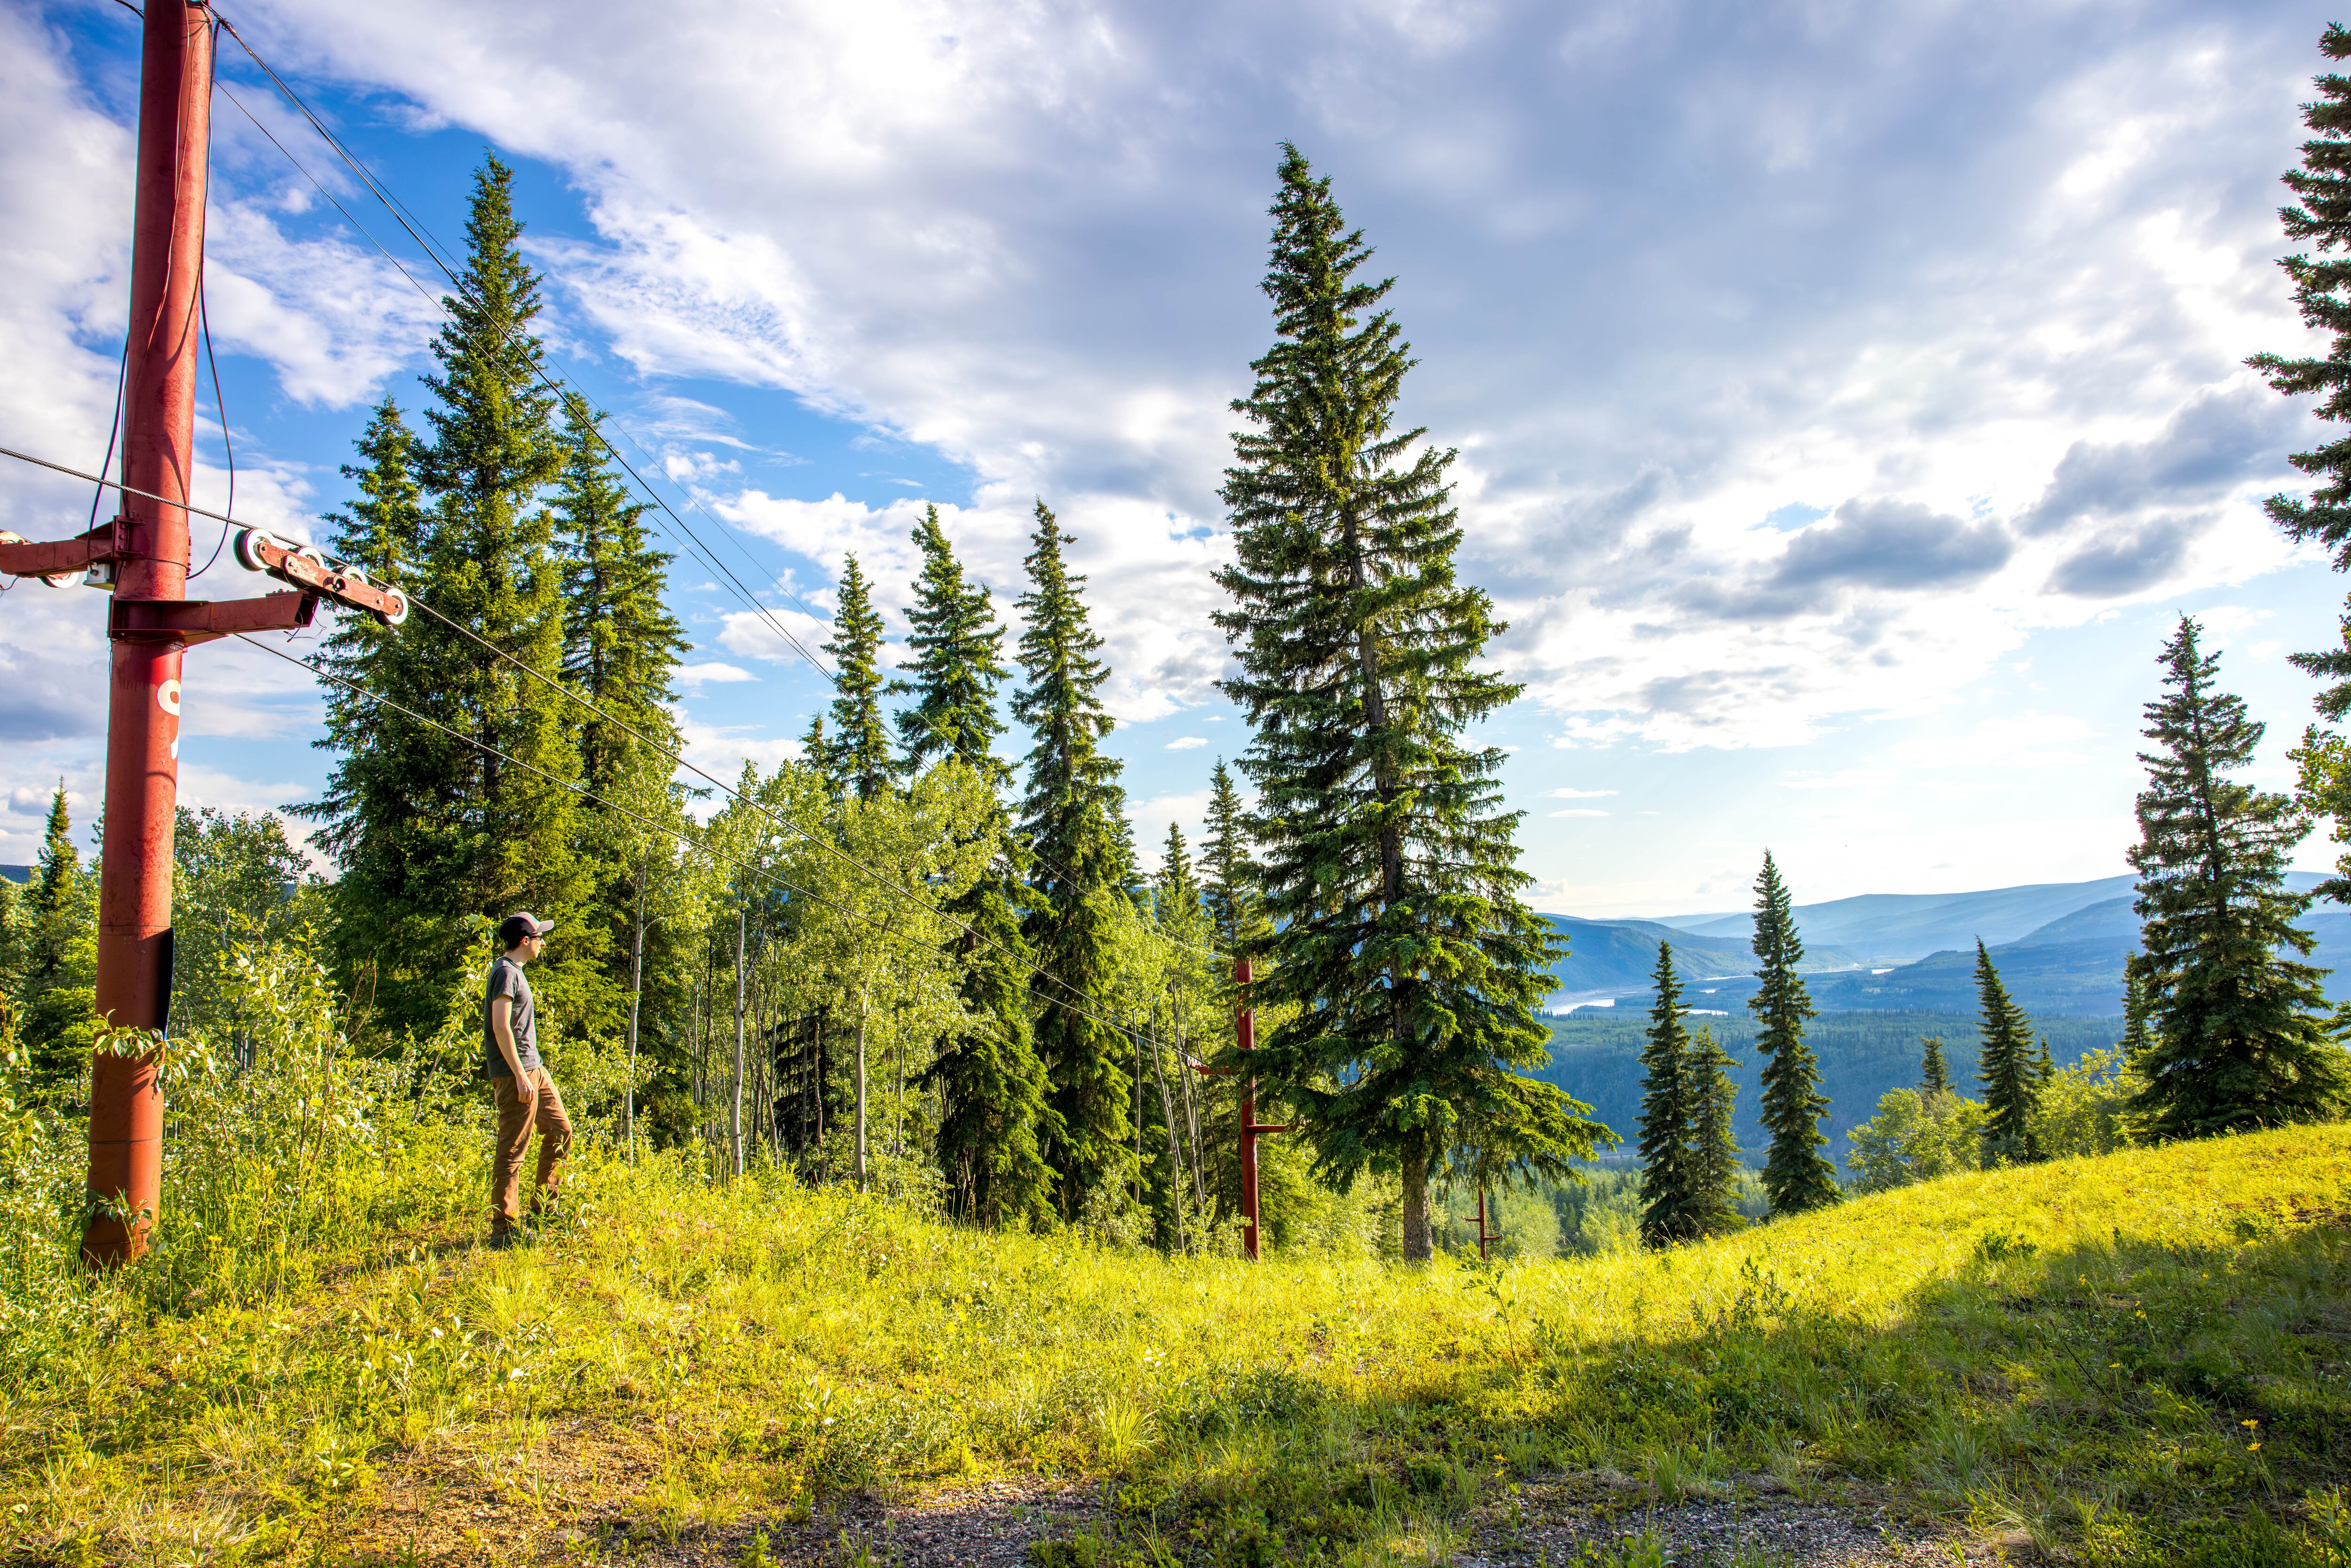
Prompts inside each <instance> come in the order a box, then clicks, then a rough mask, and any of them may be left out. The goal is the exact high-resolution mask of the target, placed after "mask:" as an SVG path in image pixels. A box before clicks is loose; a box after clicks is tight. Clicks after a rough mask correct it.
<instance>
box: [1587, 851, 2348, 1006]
mask: <svg viewBox="0 0 2351 1568" xmlns="http://www.w3.org/2000/svg"><path fill="white" fill-rule="evenodd" d="M2321 880H2322V879H2321V878H2320V877H2319V876H2318V874H2317V873H2312V872H2294V873H2290V874H2289V875H2288V878H2287V882H2288V885H2290V886H2291V887H2293V888H2294V890H2295V891H2297V892H2308V891H2309V890H2310V889H2312V888H2313V887H2315V886H2316V885H2317V884H2318V883H2319V882H2320V881H2321ZM2131 899H2132V880H2131V878H2129V877H2127V876H2121V877H2102V878H2099V879H2098V880H2096V881H2094V882H2077V883H2035V884H2032V885H2030V886H2025V887H2004V888H1991V889H1986V890H1984V891H1982V892H1978V893H1959V894H1864V895H1862V896H1861V897H1858V898H1844V899H1837V900H1834V901H1832V902H1830V903H1827V904H1812V905H1800V906H1799V907H1798V908H1797V910H1796V916H1797V923H1798V929H1799V930H1800V931H1802V933H1803V935H1804V945H1805V960H1806V961H1805V965H1804V967H1805V969H1806V971H1807V982H1806V985H1807V989H1808V990H1809V991H1810V992H1811V994H1812V998H1813V1005H1814V1006H1815V1007H1817V1008H1819V1009H1821V1010H1822V1011H1823V1012H1935V1013H1949V1012H1960V1013H1964V1012H1968V1011H1971V1010H1972V1009H1974V1007H1975V997H1976V991H1975V945H1976V939H1977V937H1978V936H1981V937H1982V938H1983V940H1984V943H1985V946H1987V947H1989V948H1990V949H1991V959H1992V963H1993V964H1994V966H1996V967H1998V968H1999V970H2000V973H2001V980H2002V981H2003V982H2005V983H2006V985H2007V987H2008V988H2009V993H2010V995H2011V996H2012V997H2013V998H2015V999H2016V1001H2017V1003H2018V1004H2019V1005H2020V1006H2022V1008H2023V1009H2025V1010H2026V1011H2027V1012H2029V1013H2034V1014H2040V1015H2044V1016H2049V1017H2065V1018H2111V1017H2115V1016H2116V1015H2118V1014H2119V1013H2120V1012H2121V1011H2122V990H2123V961H2124V959H2125V958H2126V956H2128V955H2129V954H2130V953H2131V952H2132V951H2133V950H2134V949H2135V948H2136V947H2137V946H2138V917H2137V915H2135V914H2133V913H2132V911H2131ZM2033 915H2045V918H2043V919H2042V920H2040V921H2038V922H2037V923H2035V924H2032V925H2025V926H2024V927H2023V929H2022V930H2019V929H2017V926H2018V925H2019V924H2020V923H2021V922H2023V921H2026V920H2029V919H2031V917H2032V916H2033ZM1545 918H1546V919H1548V920H1550V921H1551V922H1552V925H1554V926H1556V927H1557V928H1558V929H1559V930H1560V931H1561V933H1562V935H1564V936H1566V937H1567V938H1568V941H1569V944H1570V953H1569V956H1568V958H1567V959H1566V961H1565V962H1563V963H1562V964H1561V965H1560V966H1559V967H1558V969H1557V970H1556V973H1557V975H1558V977H1559V991H1558V994H1557V995H1556V996H1555V997H1554V998H1553V1001H1554V1005H1569V1004H1574V1003H1584V1002H1590V1001H1594V1000H1598V999H1601V998H1609V999H1612V1000H1617V999H1621V1002H1622V1003H1623V1004H1624V1005H1627V1006H1634V1005H1637V1006H1640V1007H1646V1006H1647V1004H1648V998H1649V996H1650V995H1651V987H1650V978H1651V977H1652V975H1653V974H1654V973H1655V970H1656V962H1657V944H1658V943H1659V942H1670V943H1672V944H1673V947H1674V956H1675V958H1676V960H1677V962H1676V964H1675V967H1676V969H1677V970H1678V971H1679V972H1680V973H1681V975H1682V976H1683V977H1684V978H1685V980H1687V981H1688V982H1690V985H1689V991H1690V996H1689V1000H1690V1003H1691V1005H1692V1006H1693V1007H1697V1008H1701V1009H1719V1010H1722V1011H1743V1010H1744V1007H1745V1003H1746V998H1747V997H1748V995H1749V994H1750V992H1751V991H1752V990H1753V989H1754V967H1755V960H1754V957H1753V956H1752V954H1751V953H1750V950H1749V948H1748V938H1747V934H1748V932H1749V931H1750V930H1751V929H1752V922H1751V919H1750V916H1748V915H1685V916H1681V917H1679V918H1680V919H1681V920H1682V921H1683V922H1686V923H1687V924H1682V925H1677V924H1675V923H1674V922H1673V921H1666V920H1615V921H1607V920H1578V919H1575V918H1573V917H1572V916H1567V915H1547V916H1545ZM2303 925H2304V928H2305V929H2307V930H2308V931H2309V932H2310V933H2311V934H2312V935H2313V936H2315V937H2317V938H2318V947H2317V950H2316V951H2315V952H2314V953H2313V954H2312V955H2311V962H2313V963H2314V964H2316V965H2317V966H2318V967H2321V968H2324V969H2327V970H2330V971H2332V972H2331V973H2330V974H2329V975H2328V976H2327V978H2326V990H2327V994H2328V996H2329V997H2331V998H2336V999H2343V998H2351V910H2346V909H2345V908H2344V907H2343V906H2342V905H2340V904H2317V905H2314V907H2313V908H2312V909H2311V911H2310V913H2309V914H2308V915H2305V916H2304V919H2303ZM1930 937H1931V938H1942V939H1944V940H1940V941H1939V942H1938V946H1935V947H1932V948H1929V949H1928V950H1927V951H1925V952H1923V953H1920V952H1917V951H1915V948H1916V947H1917V944H1918V943H1920V942H1921V941H1924V940H1927V939H1928V938H1930ZM1905 955H1907V956H1905ZM1611 993H1614V995H1613V996H1612V995H1611Z"/></svg>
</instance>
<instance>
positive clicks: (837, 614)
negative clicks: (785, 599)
mask: <svg viewBox="0 0 2351 1568" xmlns="http://www.w3.org/2000/svg"><path fill="white" fill-rule="evenodd" d="M882 630H883V628H882V612H880V611H878V610H876V609H874V608H873V591H872V587H871V586H870V585H869V584H868V583H867V582H866V580H865V573H864V571H863V570H862V569H861V568H860V567H859V566H858V564H857V558H856V557H855V556H853V555H852V556H849V557H847V558H845V559H844V561H843V564H842V566H841V588H840V599H839V602H838V603H836V604H835V606H834V607H833V612H832V636H831V639H830V640H829V641H827V642H826V643H823V645H822V646H823V648H824V651H825V652H826V653H830V654H831V655H832V739H831V742H830V744H829V746H828V747H827V750H826V753H825V767H826V771H827V772H828V773H830V774H831V776H832V777H833V778H834V779H837V780H838V781H839V783H840V786H841V788H842V789H853V790H855V791H856V794H857V798H858V799H859V800H872V799H873V797H874V796H876V795H878V794H880V793H882V791H883V790H884V789H888V788H889V786H890V779H891V774H892V772H893V764H892V762H891V758H890V732H889V727H888V726H887V725H885V724H884V723H883V719H882V690H883V680H882Z"/></svg>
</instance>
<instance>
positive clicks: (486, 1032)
mask: <svg viewBox="0 0 2351 1568" xmlns="http://www.w3.org/2000/svg"><path fill="white" fill-rule="evenodd" d="M554 929H555V923H554V922H553V921H551V920H541V919H539V918H538V916H537V915H528V914H516V915H507V917H506V919H505V920H503V921H501V922H500V923H499V925H498V945H499V946H501V947H503V948H505V949H506V951H505V952H503V953H501V954H499V955H498V959H497V962H496V963H494V964H492V965H491V966H490V983H489V989H488V992H487V993H486V995H485V997H484V998H483V1001H482V1033H483V1037H484V1048H485V1049H484V1056H485V1060H484V1061H483V1064H482V1070H483V1071H484V1072H485V1073H486V1074H487V1075H488V1077H489V1080H490V1089H491V1092H492V1093H493V1094H494V1095H495V1096H496V1100H497V1106H498V1150H497V1158H496V1162H495V1163H494V1164H493V1165H492V1166H491V1170H490V1241H491V1244H492V1245H494V1246H505V1245H507V1244H508V1243H510V1242H512V1241H513V1240H514V1238H515V1231H516V1228H517V1226H518V1225H520V1223H521V1221H522V1218H523V1217H522V1156H523V1151H524V1150H526V1149H528V1147H529V1146H530V1134H531V1131H532V1129H533V1128H534V1127H535V1128H537V1129H538V1189H537V1191H536V1192H535V1193H534V1194H533V1195H532V1197H531V1206H530V1207H531V1213H532V1215H533V1216H534V1217H536V1216H538V1215H539V1214H541V1213H545V1212H547V1211H549V1210H551V1209H552V1208H553V1207H555V1189H556V1187H557V1186H559V1184H560V1178H559V1176H558V1175H557V1172H556V1167H557V1166H559V1165H560V1164H561V1163H562V1160H563V1156H564V1155H565V1154H566V1153H568V1152H569V1149H570V1147H571V1118H570V1117H569V1116H567V1115H565V1114H564V1113H563V1097H562V1095H560V1094H559V1093H557V1092H556V1089H555V1078H554V1075H553V1074H551V1073H549V1071H547V1069H546V1068H545V1067H544V1066H542V1065H541V1064H540V1062H539V1060H538V1017H537V1015H536V1013H535V1011H534V1009H533V1008H532V1005H531V998H530V981H529V980H528V979H526V978H525V977H524V976H523V972H522V967H523V966H524V965H525V964H528V963H529V962H530V961H531V960H532V959H533V958H536V957H538V956H539V955H540V954H541V953H543V952H545V951H546V950H547V934H548V933H549V932H550V931H552V930H554Z"/></svg>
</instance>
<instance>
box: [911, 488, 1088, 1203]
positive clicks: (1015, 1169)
mask: <svg viewBox="0 0 2351 1568" xmlns="http://www.w3.org/2000/svg"><path fill="white" fill-rule="evenodd" d="M914 544H915V546H916V547H917V548H918V549H920V550H921V551H922V555H923V570H922V575H921V577H920V578H918V579H917V580H916V581H915V584H914V606H913V608H912V609H911V610H909V611H908V612H907V616H906V619H907V621H908V622H909V623H910V624H911V625H912V626H913V628H914V632H913V635H912V636H910V637H909V638H908V639H907V643H908V645H909V646H910V647H911V648H912V649H913V651H914V659H913V661H912V663H910V664H908V665H907V666H906V672H907V673H906V678H904V679H903V680H898V681H893V683H891V686H890V690H891V691H892V692H893V693H895V694H899V695H911V696H913V698H914V706H912V707H909V708H906V709H903V710H901V711H900V713H899V714H898V716H897V724H898V737H899V744H900V745H901V746H902V747H904V762H903V763H902V767H903V768H904V772H905V773H906V775H907V776H908V777H909V778H912V777H916V776H919V775H920V774H921V773H922V772H923V770H924V769H925V768H928V767H930V766H932V765H934V764H935V763H938V762H942V761H956V762H961V763H963V764H964V765H966V766H967V767H968V768H971V769H972V770H973V772H974V773H976V774H977V776H978V777H979V778H981V779H984V780H986V781H987V788H988V789H989V791H990V793H991V794H992V795H994V796H996V797H997V798H998V801H999V804H998V806H997V808H996V810H994V812H993V813H992V814H991V816H990V818H989V820H988V822H987V829H986V831H987V832H988V833H990V834H991V835H992V836H993V837H994V838H995V839H996V841H997V842H998V854H997V857H996V859H995V861H994V862H993V863H991V864H990V865H989V866H988V868H987V870H986V871H985V872H983V873H981V874H980V876H979V878H978V879H977V881H976V882H974V883H973V884H972V886H971V890H970V891H969V892H968V893H967V894H964V895H963V896H962V897H960V898H958V899H957V900H956V901H955V902H954V903H953V904H950V905H948V913H949V914H951V915H954V916H955V917H956V920H958V921H959V922H961V923H962V925H964V926H967V927H969V928H970V929H969V930H963V929H957V930H956V931H955V933H954V935H953V936H950V937H949V938H948V946H949V947H950V949H952V950H953V951H954V952H956V954H957V956H959V957H961V959H962V960H963V965H964V967H963V981H962V994H963V999H964V1002H965V1005H966V1006H967V1008H968V1009H970V1012H971V1024H970V1026H969V1027H968V1028H967V1030H965V1032H963V1033H962V1034H960V1035H958V1036H956V1037H955V1038H953V1039H951V1040H947V1041H946V1042H944V1043H943V1045H942V1047H941V1049H940V1051H939V1054H938V1056H937V1057H936V1058H935V1060H934V1061H932V1064H931V1066H930V1069H929V1071H928V1072H927V1073H926V1074H925V1083H927V1084H928V1085H930V1086H931V1087H932V1088H934V1089H935V1090H936V1091H937V1092H938V1093H939V1095H940V1099H941V1102H942V1104H941V1110H940V1116H939V1124H938V1133H937V1138H936V1146H937V1150H938V1160H939V1168H940V1169H941V1170H943V1171H945V1172H946V1175H947V1179H948V1181H949V1183H950V1185H951V1186H952V1187H953V1190H954V1193H955V1200H956V1208H957V1209H958V1211H959V1212H960V1213H962V1214H963V1215H964V1216H965V1217H966V1218H969V1219H972V1220H975V1221H977V1223H979V1224H982V1225H987V1226H991V1227H994V1226H1020V1225H1032V1226H1044V1225H1048V1224H1050V1222H1051V1220H1052V1218H1053V1213H1054V1199H1055V1197H1056V1196H1057V1195H1056V1194H1055V1192H1054V1187H1053V1172H1052V1169H1051V1167H1050V1166H1048V1165H1047V1164H1046V1163H1045V1149H1046V1146H1047V1145H1048V1143H1049V1142H1050V1141H1051V1140H1052V1139H1053V1137H1054V1135H1055V1134H1056V1133H1057V1132H1058V1130H1059V1126H1060V1123H1059V1121H1058V1119H1057V1118H1056V1116H1055V1115H1054V1113H1053V1112H1052V1110H1051V1108H1050V1106H1049V1105H1048V1104H1047V1103H1046V1096H1047V1092H1048V1085H1047V1082H1046V1079H1045V1067H1044V1063H1043V1062H1041V1061H1039V1060H1038V1057H1037V1050H1036V1039H1035V1032H1034V1030H1033V1028H1032V1026H1031V1023H1030V1019H1029V970H1028V968H1027V967H1026V966H1025V963H1024V960H1026V959H1027V958H1028V957H1029V943H1028V938H1027V937H1026V936H1023V935H1022V934H1021V930H1020V910H1021V903H1022V895H1023V888H1022V879H1023V876H1024V874H1025V867H1026V865H1027V863H1028V856H1027V853H1026V852H1025V851H1024V850H1023V849H1022V847H1021V846H1020V844H1019V841H1017V840H1016V839H1015V837H1014V835H1013V834H1012V832H1011V831H1010V825H1011V824H1010V819H1009V817H1008V814H1007V813H1006V812H1005V810H1004V809H1003V807H1002V805H1001V804H1000V801H1001V796H1002V792H1003V789H1004V788H1005V786H1006V785H1007V784H1008V783H1009V782H1010V781H1011V773H1012V770H1011V768H1008V767H1007V766H1006V765H1005V763H1004V761H1003V760H1002V759H1001V758H998V757H997V756H996V754H995V751H994V749H993V747H994V746H995V743H996V737H998V736H999V735H1001V734H1002V733H1003V732H1004V724H1003V721H1002V720H1000V719H998V717H997V716H996V694H997V692H998V689H999V688H1000V687H1001V686H1002V685H1003V684H1004V681H1005V678H1006V676H1007V674H1008V671H1007V669H1006V668H1005V664H1004V628H1003V626H1002V624H1001V623H1000V622H998V620H997V618H996V607H995V603H994V601H993V600H992V599H991V598H990V597H989V595H988V591H987V589H986V588H985V587H982V586H979V585H977V584H974V583H972V582H970V581H969V580H967V578H966V577H965V575H964V570H963V565H962V563H961V562H960V561H958V560H957V559H956V554H955V549H954V547H953V546H952V545H951V544H950V543H949V542H948V539H947V537H946V530H945V529H943V528H940V527H939V514H938V508H937V507H925V508H924V512H923V520H922V521H921V522H920V523H918V524H917V525H915V528H914ZM983 938H985V940H983Z"/></svg>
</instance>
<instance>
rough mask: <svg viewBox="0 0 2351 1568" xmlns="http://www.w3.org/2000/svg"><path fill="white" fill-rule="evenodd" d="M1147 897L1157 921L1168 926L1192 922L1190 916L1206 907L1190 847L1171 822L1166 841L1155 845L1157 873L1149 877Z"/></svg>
mask: <svg viewBox="0 0 2351 1568" xmlns="http://www.w3.org/2000/svg"><path fill="white" fill-rule="evenodd" d="M1151 899H1152V904H1153V906H1154V909H1155V912H1156V913H1157V915H1159V923H1160V924H1161V925H1165V926H1169V927H1175V926H1178V925H1191V924H1193V923H1194V921H1193V917H1194V916H1195V915H1200V914H1202V913H1204V912H1205V911H1206V908H1207V900H1206V899H1205V898H1203V897H1202V896H1201V890H1200V880H1199V876H1198V874H1197V873H1196V872H1195V871H1194V870H1193V866H1192V847H1191V846H1190V845H1189V844H1187V843H1186V842H1185V841H1184V830H1183V829H1182V828H1181V827H1179V826H1177V825H1176V824H1175V823H1174V822H1170V823H1168V824H1167V838H1166V841H1165V842H1164V843H1162V844H1161V845H1160V846H1159V874H1158V875H1157V876H1155V877H1154V878H1152V879H1151Z"/></svg>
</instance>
